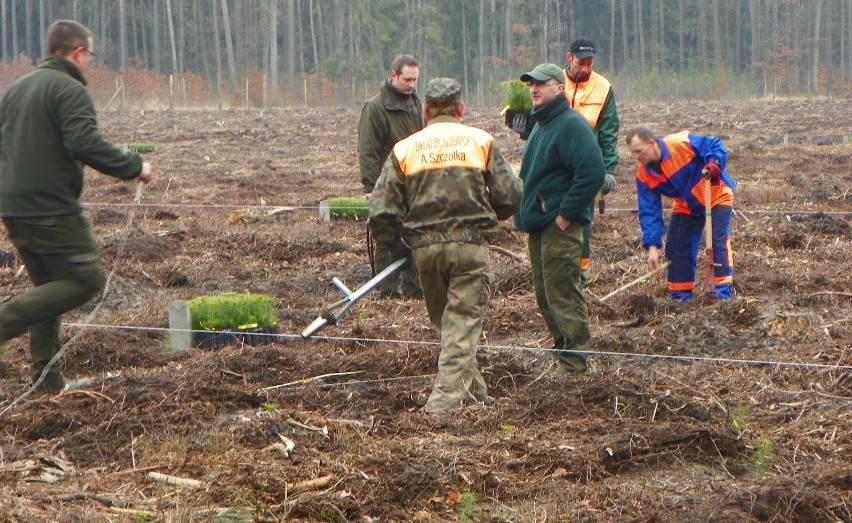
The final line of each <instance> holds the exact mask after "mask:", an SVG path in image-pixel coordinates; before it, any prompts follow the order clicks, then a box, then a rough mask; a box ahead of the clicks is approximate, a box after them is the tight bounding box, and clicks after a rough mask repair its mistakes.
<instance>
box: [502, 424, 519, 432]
mask: <svg viewBox="0 0 852 523" xmlns="http://www.w3.org/2000/svg"><path fill="white" fill-rule="evenodd" d="M513 430H515V426H514V425H509V424H508V423H504V424H502V425H500V431H501V432H512V431H513Z"/></svg>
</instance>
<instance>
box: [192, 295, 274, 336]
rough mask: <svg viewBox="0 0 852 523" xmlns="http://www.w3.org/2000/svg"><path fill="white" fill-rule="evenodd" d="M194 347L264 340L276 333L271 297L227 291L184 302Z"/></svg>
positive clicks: (272, 299)
mask: <svg viewBox="0 0 852 523" xmlns="http://www.w3.org/2000/svg"><path fill="white" fill-rule="evenodd" d="M187 306H188V307H189V314H190V317H191V318H192V330H193V343H194V345H195V346H196V347H200V348H206V349H216V348H220V347H224V346H226V345H237V344H245V345H260V344H262V343H268V342H269V341H271V339H272V337H271V336H269V334H274V333H276V332H278V329H277V327H276V321H275V298H273V297H272V296H269V295H268V294H250V293H247V292H246V293H237V292H227V293H224V294H221V295H218V296H199V297H197V298H193V299H191V300H189V301H188V302H187Z"/></svg>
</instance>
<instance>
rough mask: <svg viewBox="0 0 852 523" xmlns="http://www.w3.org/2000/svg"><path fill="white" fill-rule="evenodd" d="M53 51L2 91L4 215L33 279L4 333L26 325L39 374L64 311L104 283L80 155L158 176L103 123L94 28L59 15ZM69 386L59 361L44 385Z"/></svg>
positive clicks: (7, 315)
mask: <svg viewBox="0 0 852 523" xmlns="http://www.w3.org/2000/svg"><path fill="white" fill-rule="evenodd" d="M47 51H48V55H49V56H48V57H47V58H45V59H44V60H43V61H42V62H41V63H40V64H39V65H38V67H37V68H36V70H35V71H33V72H32V73H30V74H28V75H27V76H25V77H23V78H21V79H19V80H18V81H16V82H15V83H13V84H12V85H11V86H9V89H8V90H7V91H6V93H5V95H4V96H3V99H2V101H0V218H2V219H3V224H4V225H5V226H6V229H7V230H8V232H9V239H10V240H11V242H12V244H13V245H14V246H15V248H16V249H17V251H18V254H19V256H20V257H21V260H23V262H24V265H25V266H26V268H27V272H28V273H29V276H30V280H32V282H33V284H34V285H35V287H34V288H32V289H30V290H28V291H26V292H24V293H22V294H19V295H18V296H16V297H15V298H13V299H12V300H10V301H8V302H6V303H5V304H3V305H2V306H0V342H2V341H6V340H9V339H11V338H14V337H16V336H19V335H21V334H23V333H24V332H26V331H29V334H30V353H31V356H32V369H31V377H32V380H33V382H34V383H35V382H37V381H38V379H39V378H40V377H41V375H42V373H43V372H44V371H45V370H46V369H47V364H48V362H50V360H51V359H52V358H53V356H54V355H55V354H56V353H57V352H58V351H59V349H60V342H59V327H60V321H61V316H62V314H63V313H65V312H67V311H70V310H72V309H74V308H76V307H78V306H80V305H82V304H84V303H86V302H87V301H88V300H89V299H91V298H92V297H93V296H94V295H95V294H97V293H98V292H99V291H100V290H101V289H102V288H103V285H104V275H103V270H102V267H101V260H100V251H99V249H98V246H97V243H96V240H95V237H94V234H93V231H92V228H91V225H90V224H89V221H88V219H87V218H86V217H85V216H84V215H83V206H82V205H81V204H80V201H79V199H80V194H81V192H82V190H83V165H88V166H90V167H92V168H94V169H96V170H98V171H100V172H102V173H104V174H107V175H109V176H113V177H115V178H120V179H124V180H130V179H132V178H138V179H139V180H140V181H141V182H143V183H148V182H150V181H151V179H152V167H151V165H150V164H148V163H145V162H143V161H142V159H141V158H140V157H139V155H138V154H135V153H127V152H124V151H122V150H121V149H119V148H117V147H115V146H114V145H112V144H110V143H109V142H108V141H107V140H106V138H104V136H103V135H102V134H101V132H100V130H99V129H98V122H97V117H96V115H95V105H94V102H93V101H92V97H91V96H90V95H89V91H88V90H87V89H86V79H85V78H84V76H83V75H84V74H85V73H86V72H87V71H88V67H89V63H90V62H91V60H92V59H93V58H94V57H95V49H94V39H93V36H92V32H91V31H90V30H89V29H88V28H87V27H85V26H83V25H82V24H80V23H78V22H75V21H72V20H58V21H56V22H54V23H53V24H52V25H51V26H50V29H49V30H48V33H47ZM64 386H65V380H64V378H63V376H62V371H61V365H60V364H59V363H58V362H57V364H55V365H53V366H51V367H50V368H49V369H47V372H46V374H45V377H44V380H43V381H42V382H41V384H40V385H39V387H38V390H41V391H43V392H48V393H57V392H60V391H61V390H62V389H63V387H64Z"/></svg>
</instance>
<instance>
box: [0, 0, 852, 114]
mask: <svg viewBox="0 0 852 523" xmlns="http://www.w3.org/2000/svg"><path fill="white" fill-rule="evenodd" d="M0 18H1V19H2V20H0V92H2V91H3V90H4V89H5V87H6V86H7V85H8V84H9V83H11V82H12V81H14V79H16V78H18V77H19V76H20V75H22V74H25V73H26V72H27V71H29V70H31V69H32V67H33V65H34V64H35V63H36V62H37V61H38V60H39V59H40V58H41V57H43V56H44V54H45V49H44V46H43V42H44V34H45V32H46V30H47V27H49V25H50V23H51V22H52V21H54V20H56V19H60V18H72V19H76V20H79V21H81V22H82V23H84V24H86V25H87V26H88V27H90V28H91V29H92V30H93V32H94V33H95V39H96V42H95V47H96V50H97V52H98V60H99V62H100V63H99V64H98V66H96V67H95V68H94V69H93V70H92V72H91V73H90V75H89V79H90V82H91V87H92V91H93V94H94V95H95V97H96V100H97V102H98V103H99V106H101V107H103V106H108V107H110V108H135V107H143V108H155V109H156V108H164V107H176V108H181V107H198V106H210V105H216V104H218V105H219V107H246V106H249V107H276V106H278V107H280V106H292V105H339V106H344V105H348V104H358V103H360V102H362V101H363V100H364V99H365V98H367V97H369V96H371V95H372V94H373V93H374V92H375V90H376V88H377V85H378V83H379V82H380V81H381V80H382V79H383V78H385V77H386V75H387V69H388V67H389V64H390V62H391V60H392V59H393V57H394V56H395V55H397V54H400V53H411V54H414V55H415V56H416V57H417V59H418V60H419V61H420V63H421V78H422V79H423V80H426V79H428V78H432V77H435V76H452V77H455V78H458V79H459V80H460V81H462V82H463V84H464V85H465V92H466V93H467V96H466V98H467V99H468V102H469V103H472V104H474V105H479V106H482V105H499V104H500V103H501V98H502V90H501V88H500V87H501V83H502V82H504V81H505V80H510V79H515V78H517V77H518V75H519V74H520V73H522V72H523V71H526V70H529V68H531V67H532V66H533V65H535V64H536V63H539V62H542V61H552V62H555V63H558V64H564V63H565V51H566V50H567V47H568V44H569V43H570V41H571V40H572V39H573V38H575V37H578V36H586V37H589V38H591V39H592V40H593V41H594V42H595V44H596V45H597V47H598V57H597V62H596V70H597V71H599V72H601V73H603V74H604V75H606V76H607V77H609V78H610V79H611V80H612V81H613V84H614V86H615V89H616V94H617V96H618V97H619V99H620V100H623V101H674V100H688V99H714V98H715V99H729V98H735V99H742V98H743V97H745V98H752V97H775V96H783V97H786V96H820V97H823V96H825V97H848V96H849V95H850V93H852V0H585V1H580V0H84V1H81V0H0ZM423 80H421V82H422V81H423Z"/></svg>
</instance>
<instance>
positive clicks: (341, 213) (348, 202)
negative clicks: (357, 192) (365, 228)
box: [328, 196, 370, 220]
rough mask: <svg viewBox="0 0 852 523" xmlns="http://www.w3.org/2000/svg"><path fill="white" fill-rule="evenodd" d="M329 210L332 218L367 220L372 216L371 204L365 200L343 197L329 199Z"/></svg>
mask: <svg viewBox="0 0 852 523" xmlns="http://www.w3.org/2000/svg"><path fill="white" fill-rule="evenodd" d="M328 210H329V212H330V214H331V217H332V218H336V219H340V218H349V219H352V220H366V219H367V217H368V216H369V215H370V203H369V202H368V201H367V200H365V199H364V198H358V197H351V196H341V197H338V198H329V199H328Z"/></svg>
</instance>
